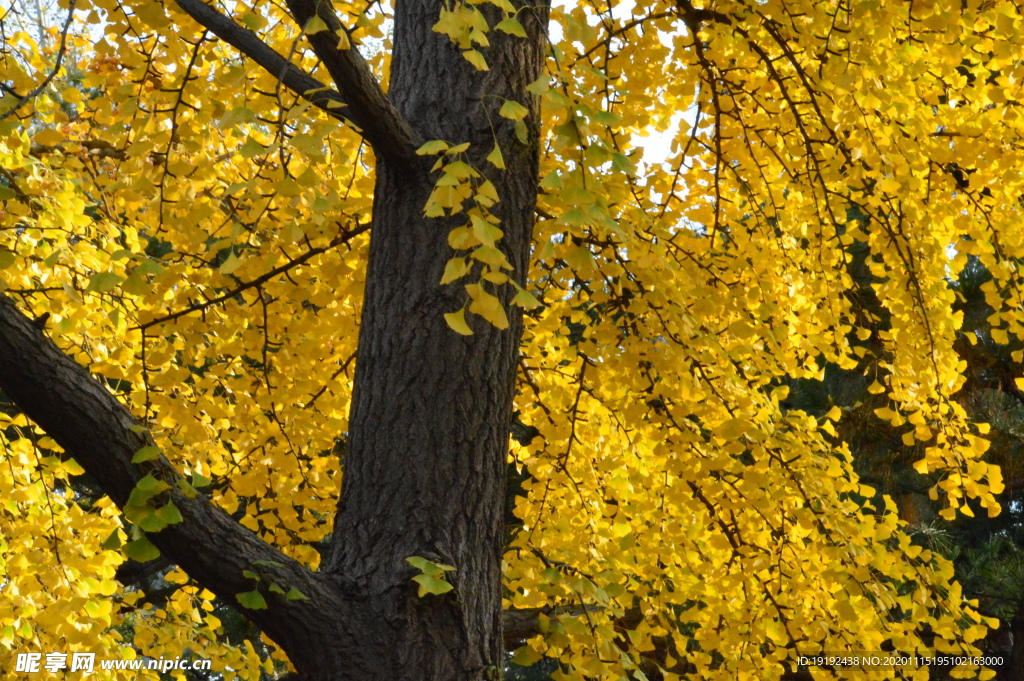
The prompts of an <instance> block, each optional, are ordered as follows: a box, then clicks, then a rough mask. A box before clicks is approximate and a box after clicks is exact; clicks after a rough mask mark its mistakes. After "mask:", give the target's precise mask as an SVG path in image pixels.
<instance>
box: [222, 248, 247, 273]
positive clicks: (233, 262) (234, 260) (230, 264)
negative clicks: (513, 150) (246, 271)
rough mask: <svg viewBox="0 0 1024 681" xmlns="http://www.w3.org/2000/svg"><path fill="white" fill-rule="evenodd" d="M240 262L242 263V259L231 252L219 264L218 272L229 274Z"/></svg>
mask: <svg viewBox="0 0 1024 681" xmlns="http://www.w3.org/2000/svg"><path fill="white" fill-rule="evenodd" d="M241 264H242V261H241V260H239V259H238V256H237V255H235V254H234V253H232V254H231V255H229V256H228V257H227V259H226V260H225V261H224V263H223V264H222V265H221V266H220V273H221V274H231V273H232V272H234V271H235V270H237V269H238V267H239V265H241Z"/></svg>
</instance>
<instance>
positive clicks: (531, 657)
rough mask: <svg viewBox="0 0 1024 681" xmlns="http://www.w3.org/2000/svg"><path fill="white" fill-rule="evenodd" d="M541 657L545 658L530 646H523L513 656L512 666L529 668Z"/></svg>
mask: <svg viewBox="0 0 1024 681" xmlns="http://www.w3.org/2000/svg"><path fill="white" fill-rule="evenodd" d="M541 657H543V655H541V654H540V653H538V652H537V651H536V650H534V649H533V648H531V647H530V646H523V647H522V648H519V649H518V650H516V652H515V654H514V655H513V656H512V664H516V665H519V666H520V667H529V666H530V665H531V664H533V663H534V662H536V661H538V660H539V659H540V658H541Z"/></svg>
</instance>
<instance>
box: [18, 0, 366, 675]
mask: <svg viewBox="0 0 1024 681" xmlns="http://www.w3.org/2000/svg"><path fill="white" fill-rule="evenodd" d="M236 9H237V13H236V15H237V19H238V20H239V21H241V22H243V23H245V24H246V25H249V26H250V27H251V28H253V29H256V30H259V29H265V30H264V31H263V33H262V35H263V37H264V39H265V40H266V41H267V42H268V43H270V44H271V45H273V46H274V47H275V48H276V49H277V50H278V51H279V52H282V53H285V54H288V53H289V51H290V50H291V49H292V47H293V44H294V43H295V41H296V40H297V39H299V36H298V32H297V31H291V30H288V28H287V27H288V24H283V23H282V22H281V21H280V19H281V18H282V17H278V18H277V19H274V18H273V17H268V16H265V15H264V13H263V11H262V10H260V11H259V12H255V11H253V10H252V9H251V8H246V7H243V6H239V7H237V8H236ZM362 9H363V8H360V9H359V10H358V11H357V10H355V9H354V6H353V14H354V15H356V18H355V20H354V22H353V23H354V27H353V31H352V36H353V39H354V40H355V39H361V38H364V37H378V38H379V37H382V36H383V34H382V33H381V32H380V29H379V23H380V21H382V19H383V17H376V18H371V17H367V16H365V15H363V14H362ZM169 12H170V13H172V14H169ZM76 13H77V16H79V17H83V16H87V17H88V22H87V24H85V25H79V26H77V28H78V30H79V32H78V33H77V34H72V35H71V36H70V38H69V48H70V49H69V57H68V62H70V63H71V64H72V67H70V68H69V69H68V71H67V73H66V74H65V73H62V77H61V78H59V79H57V80H56V81H55V83H56V85H55V87H53V88H51V89H48V90H47V91H46V92H45V93H44V94H43V95H41V96H40V97H38V98H36V99H35V100H33V101H32V102H30V103H29V104H27V105H26V106H25V107H23V108H22V110H20V111H19V114H20V115H22V116H24V115H25V114H26V113H31V114H32V118H31V119H30V124H25V123H19V122H18V119H17V117H11V118H10V119H8V120H7V121H6V122H4V123H3V124H2V128H0V168H2V169H3V178H4V179H0V184H2V185H3V187H2V188H0V191H2V192H3V196H2V198H3V199H4V203H3V206H2V208H0V289H2V290H3V291H4V293H5V294H7V295H9V296H13V297H15V298H16V299H18V300H19V302H20V303H22V304H23V306H24V309H26V310H30V311H31V312H32V313H33V314H36V315H41V314H43V313H50V317H49V319H48V322H47V331H48V333H49V334H50V335H51V337H53V338H54V340H56V341H57V342H58V344H60V345H61V347H62V348H63V349H65V350H66V351H67V352H68V353H70V354H71V355H72V356H74V357H75V358H76V359H77V360H78V361H79V362H80V363H82V364H83V365H86V366H88V367H89V368H90V370H91V371H92V372H93V374H94V375H96V376H98V377H101V378H103V379H105V380H106V381H107V382H108V385H109V386H110V388H111V390H112V391H113V392H114V393H115V394H117V395H118V396H119V397H121V398H122V399H123V400H124V401H125V403H126V404H127V405H128V406H129V407H130V408H131V409H132V410H133V411H134V412H135V414H136V415H137V416H138V417H139V418H140V419H141V420H142V422H143V423H145V424H146V425H147V427H148V428H149V429H150V431H151V432H152V433H153V435H154V437H155V438H156V441H157V444H158V445H159V446H160V448H161V449H162V450H163V452H164V453H165V454H166V455H167V456H169V457H170V459H171V460H172V461H173V462H174V463H175V464H176V465H177V466H178V468H179V470H180V471H182V472H183V473H185V474H191V475H193V476H199V478H200V479H209V480H211V481H212V483H213V484H212V486H211V487H210V488H209V489H206V490H204V491H205V492H207V493H209V494H210V495H211V497H212V499H213V501H214V502H215V503H217V504H219V505H220V506H221V507H222V508H224V509H225V510H227V511H228V512H230V513H236V514H237V517H239V518H240V522H241V523H242V524H243V525H245V526H246V527H248V528H249V529H251V530H253V531H254V532H256V533H257V534H259V535H260V536H262V537H263V538H265V539H266V540H267V541H269V542H272V543H274V544H275V545H277V546H278V547H280V548H281V549H282V550H283V551H284V552H285V553H287V554H288V555H290V556H293V557H295V558H297V559H299V560H301V561H304V562H306V563H307V564H309V565H311V566H314V567H315V566H316V564H317V563H318V561H319V553H318V552H317V550H316V549H315V548H314V545H315V544H316V543H317V542H319V541H320V540H322V539H323V538H324V537H325V536H326V535H328V534H329V532H330V523H331V519H332V518H333V513H334V510H335V504H336V499H337V495H338V486H339V483H340V472H339V460H338V453H339V451H338V449H339V447H340V444H339V440H338V439H337V438H339V437H340V434H341V433H342V432H344V430H345V421H346V419H347V410H348V401H349V396H350V390H351V386H350V381H351V377H352V375H353V374H352V372H353V370H354V356H355V335H354V334H352V333H345V332H343V331H340V330H344V329H354V328H355V325H356V319H357V312H358V308H359V305H360V302H361V297H362V277H363V270H362V263H363V261H364V260H365V256H366V246H367V237H366V235H365V234H363V233H362V232H365V228H364V223H366V222H368V220H369V209H370V202H371V195H370V192H371V190H372V186H373V181H372V177H371V176H370V175H369V173H368V172H367V170H368V167H369V166H368V164H369V163H370V159H368V158H367V155H368V154H367V150H366V149H365V148H364V147H363V146H362V145H361V144H360V142H359V138H358V137H357V136H356V135H354V134H352V133H350V132H347V131H345V130H344V129H343V126H342V125H341V124H339V123H338V122H336V121H332V120H330V119H327V118H326V117H324V116H321V115H313V114H310V113H309V111H308V106H307V105H305V104H303V103H301V102H300V101H297V100H296V98H295V97H294V96H292V95H290V94H288V93H286V92H280V91H278V89H277V82H276V80H275V79H274V78H273V77H271V76H264V75H260V74H258V73H256V72H254V71H253V70H252V69H250V68H249V67H248V65H246V64H245V63H243V62H241V61H239V60H238V59H237V58H236V55H235V54H233V53H232V51H231V49H230V48H229V47H227V46H224V45H223V44H222V43H219V42H216V41H213V40H211V36H209V35H206V34H204V33H202V31H200V30H199V29H198V27H197V26H196V25H195V24H194V23H193V22H191V20H189V19H188V18H187V17H186V16H185V15H182V14H181V13H180V12H177V11H176V10H175V9H174V8H173V7H169V6H166V7H165V6H164V5H162V4H160V3H156V2H138V3H134V4H122V3H116V2H95V3H93V2H89V0H85V2H78V3H77V5H76ZM172 19H173V20H172ZM268 19H272V21H269V22H268V21H267V20H268ZM97 36H99V37H97ZM54 38H55V36H53V35H52V34H51V41H50V42H51V50H50V51H49V52H46V51H41V50H37V46H36V45H35V43H34V42H32V41H31V39H30V38H29V36H28V34H27V33H26V34H20V35H18V36H15V37H14V38H13V39H10V40H9V44H8V45H7V46H6V47H7V48H8V52H6V53H5V56H4V57H3V58H2V60H0V80H3V81H4V82H6V83H13V85H14V87H15V89H16V90H17V91H18V92H27V91H29V90H30V89H31V88H32V87H33V86H34V85H35V84H36V83H37V82H39V81H40V80H41V79H42V78H43V77H44V76H45V74H46V73H47V72H48V70H49V69H50V68H51V67H52V64H53V51H52V48H53V47H54V46H55V45H56V44H57V41H56V40H55V39H54ZM19 50H20V51H19ZM294 57H295V58H296V60H297V62H298V63H299V64H300V65H302V66H303V67H305V68H307V69H309V70H315V61H314V60H313V59H312V58H311V57H309V56H308V55H305V53H304V52H302V51H301V50H299V51H296V52H295V54H294ZM384 61H385V59H384V55H383V54H382V55H381V56H379V57H378V58H377V59H375V60H374V67H375V68H377V69H381V68H384V65H383V63H384ZM24 64H32V65H34V66H35V67H36V68H37V72H36V73H24V72H25V69H23V68H22V65H24ZM19 74H20V75H19ZM317 76H318V77H320V78H321V79H326V76H325V75H323V74H320V73H317ZM268 93H269V94H268ZM5 103H7V104H10V103H11V102H9V101H8V100H6V99H5ZM271 271H277V272H279V274H277V275H273V276H266V274H267V272H271ZM211 301H215V302H213V303H211ZM185 311H189V312H188V314H181V315H180V316H176V315H177V314H178V313H182V312H185ZM23 431H24V432H23V434H18V433H15V432H13V431H9V430H3V431H2V432H0V442H2V443H3V444H4V445H5V446H6V447H7V448H8V449H7V451H8V454H7V456H6V458H5V462H4V467H7V466H8V465H9V466H10V467H11V470H12V471H14V473H13V474H14V475H15V476H16V479H17V480H18V483H17V484H15V483H14V482H11V483H7V486H8V487H12V486H16V487H19V488H20V487H25V488H26V489H28V490H32V492H31V493H32V494H33V495H34V496H33V497H32V499H33V500H35V502H36V503H35V504H34V505H33V504H31V503H29V501H30V500H28V499H26V500H25V501H24V503H22V502H19V505H18V506H17V509H21V510H20V511H17V514H15V515H14V516H12V517H14V518H15V519H16V524H14V525H12V526H11V528H10V529H11V531H10V532H6V531H5V532H4V536H5V537H6V538H7V541H8V547H7V548H5V550H4V552H3V553H2V555H3V556H4V557H5V559H7V560H11V556H14V555H17V554H19V553H23V554H24V555H32V554H31V552H29V551H28V550H27V549H24V548H23V547H22V546H21V543H23V542H29V543H33V542H34V543H35V544H38V545H44V544H45V545H46V546H48V547H49V548H50V549H51V552H52V551H54V550H56V551H59V554H60V555H61V556H62V558H63V564H64V566H65V568H66V570H67V571H68V572H67V573H62V572H61V570H60V569H59V567H58V568H57V569H53V566H54V564H55V563H54V561H55V560H56V558H53V557H51V558H50V559H49V562H47V561H44V560H42V559H40V560H37V561H35V562H34V563H32V569H28V568H26V576H25V579H31V575H32V574H33V573H32V570H34V569H38V570H39V571H40V573H42V572H43V571H44V570H47V569H48V570H49V573H50V574H51V575H53V577H52V578H51V581H54V582H55V583H56V582H60V583H61V584H63V587H62V588H63V589H64V590H65V591H66V594H65V592H60V591H57V592H55V591H54V589H56V587H54V588H53V589H51V588H49V587H47V589H45V590H44V589H33V588H28V587H25V588H22V592H23V593H31V594H32V598H33V599H35V600H36V601H38V602H39V603H45V602H47V599H49V600H51V601H53V602H54V603H57V604H58V606H54V607H59V608H61V612H63V613H64V614H62V615H61V617H62V619H61V621H60V622H57V620H56V619H55V618H53V617H50V616H48V615H40V616H38V617H37V616H35V613H36V612H42V607H41V606H38V607H36V610H30V609H28V608H26V609H24V610H19V609H18V608H17V607H16V608H15V609H14V610H13V611H12V612H10V613H8V612H5V613H4V614H3V615H2V617H0V631H3V632H5V633H6V632H8V630H9V629H10V627H13V630H12V631H13V632H14V633H12V634H11V635H10V636H6V637H5V638H3V639H2V640H0V646H2V647H0V650H2V651H5V652H3V653H2V655H3V656H4V657H3V659H6V656H7V655H10V654H12V653H13V652H16V651H22V652H23V651H25V650H26V649H30V648H35V649H40V650H51V649H52V650H55V651H66V652H68V653H70V652H72V651H73V650H78V649H90V650H100V649H102V650H108V649H109V650H114V648H115V647H116V646H126V645H127V646H134V649H135V650H137V651H138V652H139V653H141V654H145V655H149V656H153V657H159V656H161V655H165V656H170V657H174V656H177V655H180V654H181V651H182V649H183V648H184V647H188V648H189V649H191V650H192V652H193V653H195V654H196V655H198V656H200V657H208V658H210V659H213V660H215V661H216V665H217V670H218V671H223V672H224V673H226V674H227V676H228V678H233V677H234V676H235V675H236V674H237V675H238V676H239V678H253V679H254V678H258V676H259V673H260V670H261V669H263V668H265V667H266V665H267V664H269V661H262V660H261V659H260V656H259V655H257V653H256V651H255V649H254V648H253V646H252V645H251V644H250V643H248V642H246V643H245V645H244V646H241V647H238V646H233V645H228V644H225V643H222V642H218V630H220V634H222V633H223V628H222V626H221V622H220V621H219V620H218V619H217V618H216V617H215V616H214V615H213V612H212V611H213V605H212V599H213V595H212V594H210V593H209V592H205V591H202V590H201V589H199V588H197V586H195V585H194V584H186V583H185V581H186V580H184V579H182V581H181V582H180V583H181V584H182V586H181V587H180V588H179V589H178V590H177V591H175V592H174V594H173V596H171V597H170V599H169V600H168V602H167V603H166V604H164V605H162V607H160V608H154V607H152V606H148V607H143V604H140V605H139V606H138V607H136V606H135V605H134V603H135V600H136V599H137V598H138V596H139V595H140V594H139V592H138V591H137V590H136V587H135V586H134V585H128V587H129V588H128V590H127V592H124V591H123V589H122V587H120V586H118V585H115V584H114V582H112V581H111V579H112V577H113V568H114V567H115V566H116V564H117V563H118V562H119V556H120V552H117V551H103V550H102V549H101V548H100V545H101V543H103V542H104V541H105V540H107V539H108V538H110V535H111V532H112V530H114V529H115V527H116V526H117V523H116V521H114V520H112V517H116V513H113V514H112V509H108V508H107V507H106V506H103V508H104V509H105V510H104V511H103V513H102V518H103V522H102V523H100V522H99V519H100V516H99V515H97V514H98V513H99V511H98V507H93V508H91V509H88V508H87V509H86V510H84V511H83V510H82V508H80V507H79V506H78V505H76V500H74V499H72V498H71V497H70V496H69V497H68V498H67V499H65V498H64V497H63V496H61V495H57V496H55V492H54V490H55V489H61V490H63V489H66V482H65V479H66V475H56V474H55V473H53V472H51V471H50V470H49V469H45V468H41V467H40V464H39V463H38V462H37V459H36V458H33V457H31V456H29V457H28V458H26V457H25V456H23V455H15V454H12V453H11V452H14V451H16V450H17V451H21V448H25V447H29V446H30V445H31V443H32V442H33V441H35V439H38V437H39V435H38V434H35V435H33V434H32V431H31V430H28V429H24V428H23ZM52 456H53V454H52V453H51V457H52ZM58 464H59V460H58ZM55 475H56V477H55ZM41 476H42V477H41ZM194 479H195V478H194ZM29 480H32V481H33V482H32V486H30V485H29V484H28V482H29ZM47 489H48V490H50V492H49V494H47V492H46V490H47ZM26 493H27V492H22V493H21V494H26ZM61 494H63V492H62V493H61ZM68 494H70V493H68ZM48 499H49V500H50V502H49V503H47V500H48ZM78 501H81V502H82V503H83V504H85V501H84V500H78ZM86 505H87V504H86ZM12 508H13V507H12ZM51 509H52V512H51ZM29 510H31V515H28V513H29ZM12 513H15V511H12ZM18 514H20V515H18ZM51 524H52V525H53V528H54V529H53V530H52V531H51V529H50V526H51ZM128 529H129V528H127V527H125V528H124V529H123V530H119V531H118V533H117V534H116V537H115V538H112V541H111V542H110V543H109V545H110V546H117V545H120V544H121V543H122V542H124V541H126V540H127V539H128V538H129V537H134V534H135V533H131V532H129V531H128ZM51 537H55V538H54V539H51ZM78 553H82V554H83V555H85V556H89V557H90V558H89V560H90V561H92V563H89V564H88V565H80V563H81V561H71V560H69V559H70V558H71V557H73V556H76V555H77V554H78ZM54 555H56V554H54ZM94 555H95V556H101V557H102V559H98V558H95V557H92V556H94ZM103 561H106V562H105V563H104V562H103ZM23 564H24V561H23V560H22V559H17V561H16V563H15V565H17V566H21V565H23ZM102 565H107V566H109V568H103V567H102ZM86 567H89V569H88V571H87V570H86ZM19 569H21V568H19ZM104 570H105V571H104ZM79 572H82V573H87V574H89V575H90V579H91V581H88V580H86V581H83V580H81V579H77V578H76V576H77V574H78V573H79ZM10 574H12V575H14V574H15V573H14V572H13V571H11V573H10ZM65 574H66V575H67V576H68V578H65V577H63V576H62V575H65ZM15 576H16V577H17V579H18V580H20V579H22V577H21V576H20V574H18V575H15ZM7 579H13V577H8V578H7ZM10 583H11V584H13V585H16V584H17V582H13V581H12V582H10ZM98 585H102V591H100V588H101V587H100V586H98ZM115 586H116V587H117V588H116V591H118V592H120V593H121V595H120V596H117V599H118V600H116V601H111V599H110V595H111V594H113V593H114V592H115V588H114V587H115ZM11 588H17V587H16V586H12V587H11ZM4 591H5V595H6V593H7V587H6V586H5V587H4ZM78 592H80V595H77V594H78ZM72 593H75V594H76V595H75V596H74V597H75V598H79V599H80V601H81V602H85V600H86V599H87V598H93V599H95V598H96V597H97V595H98V594H102V595H104V596H106V597H107V598H105V599H101V600H105V601H106V603H107V610H106V611H105V612H104V613H102V614H101V615H102V616H100V615H97V616H95V617H93V616H91V615H90V616H86V615H85V614H83V615H81V617H80V619H81V621H82V624H81V625H79V624H78V623H77V620H76V618H73V617H72V618H68V617H66V616H65V615H66V614H67V613H68V612H70V611H71V610H72V609H75V608H77V609H80V608H78V605H80V603H79V601H74V607H72V606H69V605H67V601H68V600H69V599H70V598H72V596H71V594H72ZM11 602H13V601H11ZM111 602H113V603H114V608H113V611H111V610H110V607H109V605H110V603H111ZM119 608H120V609H119ZM8 625H10V627H8V629H4V628H3V627H5V626H8ZM71 625H74V626H75V627H77V628H76V631H79V632H81V633H80V634H79V638H78V639H75V638H72V637H70V636H69V635H68V633H67V631H66V630H67V629H68V627H69V626H71ZM86 625H88V626H86ZM110 627H121V631H129V632H131V633H130V634H129V637H128V640H122V635H121V634H119V633H118V629H113V628H110ZM90 641H91V643H89V642H90ZM184 642H187V643H184ZM87 644H88V645H87ZM124 650H125V651H128V652H129V653H130V651H131V650H132V648H125V649H124ZM125 654H128V653H126V652H124V651H122V650H121V649H120V648H118V652H117V653H116V654H111V655H109V656H110V657H124V656H125ZM133 654H134V653H133ZM275 657H277V658H278V659H280V660H284V657H283V655H282V654H281V653H275ZM0 663H2V664H3V665H4V668H5V669H9V670H13V669H14V663H13V658H11V664H7V663H6V662H3V660H0ZM267 668H268V667H267ZM110 674H111V675H110V678H120V677H115V676H114V673H113V672H111V673H110ZM136 676H137V675H136ZM133 678H134V677H133ZM154 678H155V677H154Z"/></svg>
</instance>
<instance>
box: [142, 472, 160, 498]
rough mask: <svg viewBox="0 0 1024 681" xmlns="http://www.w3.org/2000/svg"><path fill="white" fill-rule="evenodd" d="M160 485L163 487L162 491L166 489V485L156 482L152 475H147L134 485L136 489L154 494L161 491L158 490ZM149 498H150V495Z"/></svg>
mask: <svg viewBox="0 0 1024 681" xmlns="http://www.w3.org/2000/svg"><path fill="white" fill-rule="evenodd" d="M161 483H162V484H163V485H164V489H167V483H165V482H162V481H161V480H157V479H156V478H154V477H153V476H152V475H149V474H147V475H146V476H145V477H143V478H141V479H140V480H139V481H138V482H137V483H135V487H136V489H140V490H143V491H145V492H152V493H153V494H156V493H157V492H160V491H162V490H161V489H160V485H161ZM150 496H152V494H151V495H150Z"/></svg>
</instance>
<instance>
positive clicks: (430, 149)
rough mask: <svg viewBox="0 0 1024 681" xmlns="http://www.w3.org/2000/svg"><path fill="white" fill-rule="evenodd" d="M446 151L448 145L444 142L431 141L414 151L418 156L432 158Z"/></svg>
mask: <svg viewBox="0 0 1024 681" xmlns="http://www.w3.org/2000/svg"><path fill="white" fill-rule="evenodd" d="M447 150H448V143H447V142H445V141H444V140H433V141H431V142H427V143H426V144H424V145H423V146H422V147H420V148H419V149H417V150H416V153H417V154H418V155H420V156H433V155H435V154H440V153H441V152H442V151H447Z"/></svg>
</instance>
